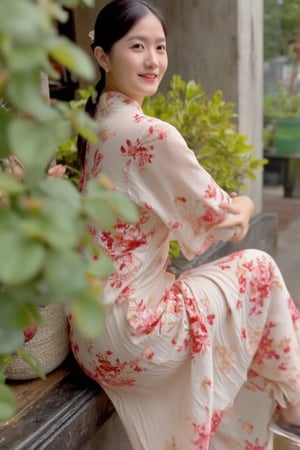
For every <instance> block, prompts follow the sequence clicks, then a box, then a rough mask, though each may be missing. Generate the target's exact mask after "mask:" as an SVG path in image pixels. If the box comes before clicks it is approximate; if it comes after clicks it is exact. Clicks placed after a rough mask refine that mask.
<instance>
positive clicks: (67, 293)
mask: <svg viewBox="0 0 300 450" xmlns="http://www.w3.org/2000/svg"><path fill="white" fill-rule="evenodd" d="M45 276H46V279H47V281H48V283H49V285H50V288H51V292H52V295H53V297H54V298H55V297H56V298H57V300H58V301H62V300H67V301H69V300H71V299H72V298H74V297H76V296H79V295H80V294H81V293H82V292H83V291H84V290H86V289H87V288H88V283H87V279H86V263H85V261H84V259H83V257H82V256H81V255H80V254H78V253H76V252H75V251H73V252H72V251H66V250H65V251H63V252H59V251H57V252H49V253H48V256H47V264H46V267H45Z"/></svg>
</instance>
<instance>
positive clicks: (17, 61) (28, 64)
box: [7, 45, 47, 72]
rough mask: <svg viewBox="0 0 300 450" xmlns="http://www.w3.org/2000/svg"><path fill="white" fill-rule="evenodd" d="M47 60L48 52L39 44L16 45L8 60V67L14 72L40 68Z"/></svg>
mask: <svg viewBox="0 0 300 450" xmlns="http://www.w3.org/2000/svg"><path fill="white" fill-rule="evenodd" d="M46 62H47V53H46V52H45V50H44V49H43V48H41V47H38V46H37V45H27V46H22V47H14V48H13V49H12V50H11V51H10V53H9V58H8V60H7V65H8V67H9V68H10V69H11V70H12V71H14V72H23V71H28V70H32V69H33V70H35V69H40V68H41V67H43V66H44V64H46Z"/></svg>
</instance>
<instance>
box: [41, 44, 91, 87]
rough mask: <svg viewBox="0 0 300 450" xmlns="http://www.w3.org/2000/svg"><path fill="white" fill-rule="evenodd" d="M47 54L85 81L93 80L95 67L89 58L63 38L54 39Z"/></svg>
mask: <svg viewBox="0 0 300 450" xmlns="http://www.w3.org/2000/svg"><path fill="white" fill-rule="evenodd" d="M49 54H50V56H51V57H52V58H53V59H54V60H55V61H57V62H58V63H60V64H62V65H63V66H64V67H67V68H68V69H69V70H70V71H71V72H74V73H75V74H76V75H78V76H80V77H82V78H85V79H86V80H92V79H93V78H94V76H95V67H94V64H93V63H92V60H91V58H89V57H88V55H87V54H86V53H85V52H84V51H83V50H81V49H80V48H79V47H78V46H76V45H75V44H73V42H71V41H69V40H68V39H66V38H64V37H58V38H56V39H55V40H54V41H53V43H52V44H51V47H50V48H49Z"/></svg>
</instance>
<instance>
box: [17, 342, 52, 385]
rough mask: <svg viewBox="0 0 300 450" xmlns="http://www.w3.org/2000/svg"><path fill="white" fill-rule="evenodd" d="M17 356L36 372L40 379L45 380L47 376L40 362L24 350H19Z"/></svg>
mask: <svg viewBox="0 0 300 450" xmlns="http://www.w3.org/2000/svg"><path fill="white" fill-rule="evenodd" d="M17 355H18V356H19V357H20V358H21V359H22V360H23V361H24V362H25V363H26V364H28V366H29V367H31V368H32V370H34V372H35V373H36V374H37V376H38V377H40V378H41V379H42V380H45V379H46V377H45V374H44V372H43V369H42V366H41V364H40V362H39V360H38V359H37V358H36V357H35V356H34V355H33V354H32V353H30V352H28V351H26V350H25V349H24V348H19V349H18V350H17Z"/></svg>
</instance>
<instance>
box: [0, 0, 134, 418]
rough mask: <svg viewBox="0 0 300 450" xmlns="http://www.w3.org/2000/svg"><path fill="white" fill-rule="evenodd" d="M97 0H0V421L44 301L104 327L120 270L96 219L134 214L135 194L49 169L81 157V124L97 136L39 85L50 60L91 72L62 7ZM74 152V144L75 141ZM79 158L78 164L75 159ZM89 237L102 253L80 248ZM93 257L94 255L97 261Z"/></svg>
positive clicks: (104, 223)
mask: <svg viewBox="0 0 300 450" xmlns="http://www.w3.org/2000/svg"><path fill="white" fill-rule="evenodd" d="M79 5H81V6H84V5H85V6H90V5H92V1H91V0H72V1H71V0H60V1H55V0H38V1H36V2H35V1H32V0H13V1H12V0H1V2H0V98H1V99H2V100H1V103H0V249H1V251H0V420H6V419H8V418H10V417H11V416H12V415H13V413H14V411H15V400H14V396H13V394H12V392H11V390H10V389H9V388H8V386H7V385H6V383H5V367H6V365H7V364H8V363H9V362H10V361H11V360H12V357H13V354H14V353H16V352H18V353H19V354H20V355H21V356H22V357H23V358H24V359H25V360H26V361H27V362H29V363H30V364H31V365H33V366H35V361H34V360H32V359H31V358H30V355H27V354H26V353H25V352H24V351H23V350H22V346H23V344H24V334H23V330H24V328H26V327H27V326H29V325H31V324H32V322H37V323H40V320H41V318H40V316H39V312H38V305H45V304H50V303H53V302H68V303H70V304H71V306H72V308H73V315H74V319H75V320H77V323H78V326H79V327H80V329H81V330H82V332H83V333H85V334H86V335H87V336H90V337H94V336H96V335H98V334H99V333H100V332H101V326H102V323H103V307H102V304H101V286H99V284H98V283H95V277H97V278H99V277H100V278H101V277H104V276H107V274H109V273H111V272H112V271H113V266H112V263H111V261H110V260H109V259H108V258H107V257H106V256H105V255H103V254H99V249H98V248H96V247H95V246H94V245H93V244H92V242H91V238H90V236H89V234H88V233H87V225H88V224H89V223H94V224H96V225H100V226H101V227H103V228H105V229H107V230H113V226H114V223H115V221H116V220H117V219H118V218H120V219H124V220H126V221H128V222H134V221H135V220H136V219H137V213H136V209H135V208H134V206H133V205H132V204H131V203H130V202H129V200H128V199H127V198H126V197H125V196H123V195H122V194H121V193H119V192H115V191H112V190H111V189H110V185H109V182H108V181H107V180H105V179H102V180H93V181H91V183H90V185H89V186H88V190H87V194H86V195H85V196H82V195H80V193H79V191H78V189H77V187H76V185H75V184H74V182H73V180H72V177H71V179H70V178H69V177H63V178H49V177H48V176H47V171H48V168H49V165H50V164H51V162H52V161H53V160H54V159H55V158H56V157H58V158H60V159H62V160H63V159H64V158H66V160H68V162H70V168H68V170H69V169H70V170H71V167H72V170H73V168H74V166H76V160H75V158H76V156H75V153H73V161H72V158H71V157H70V154H69V155H67V156H66V154H65V153H64V152H65V143H66V142H69V141H70V139H72V136H74V135H75V134H77V133H79V132H80V133H81V134H82V135H83V136H84V137H86V138H87V139H88V140H90V141H93V142H95V141H96V140H97V136H96V133H95V130H96V127H95V123H94V122H93V121H92V120H91V119H90V118H89V117H87V116H86V114H85V113H84V112H83V111H82V108H79V107H78V108H77V107H74V105H73V106H71V105H69V104H67V103H63V102H55V103H49V101H48V99H47V98H45V96H44V95H43V94H42V92H41V72H44V73H46V74H49V75H51V77H52V78H55V77H57V74H56V72H55V71H54V70H53V66H52V65H51V64H50V63H49V61H50V59H51V60H52V61H54V62H57V63H59V64H61V65H63V66H64V67H66V68H67V69H68V70H69V71H71V72H72V73H74V74H75V75H76V76H79V77H82V78H85V79H86V80H90V81H91V80H92V79H93V77H94V65H93V63H92V61H91V60H90V58H89V57H88V56H87V55H86V54H85V53H84V52H83V51H82V50H81V49H80V48H79V47H77V46H76V45H75V44H74V43H73V42H71V41H69V40H68V39H67V38H65V37H62V36H59V35H58V32H57V27H56V23H57V21H61V22H63V21H65V20H66V19H67V17H68V16H67V14H68V13H67V12H66V10H65V8H64V7H78V6H79ZM73 152H74V149H73ZM73 163H75V164H73ZM86 246H89V247H90V248H91V251H92V252H93V255H94V256H95V261H94V260H93V259H92V258H88V257H87V255H86V254H85V253H83V252H79V251H78V250H79V249H82V248H85V247H86ZM91 259H92V261H93V262H91Z"/></svg>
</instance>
